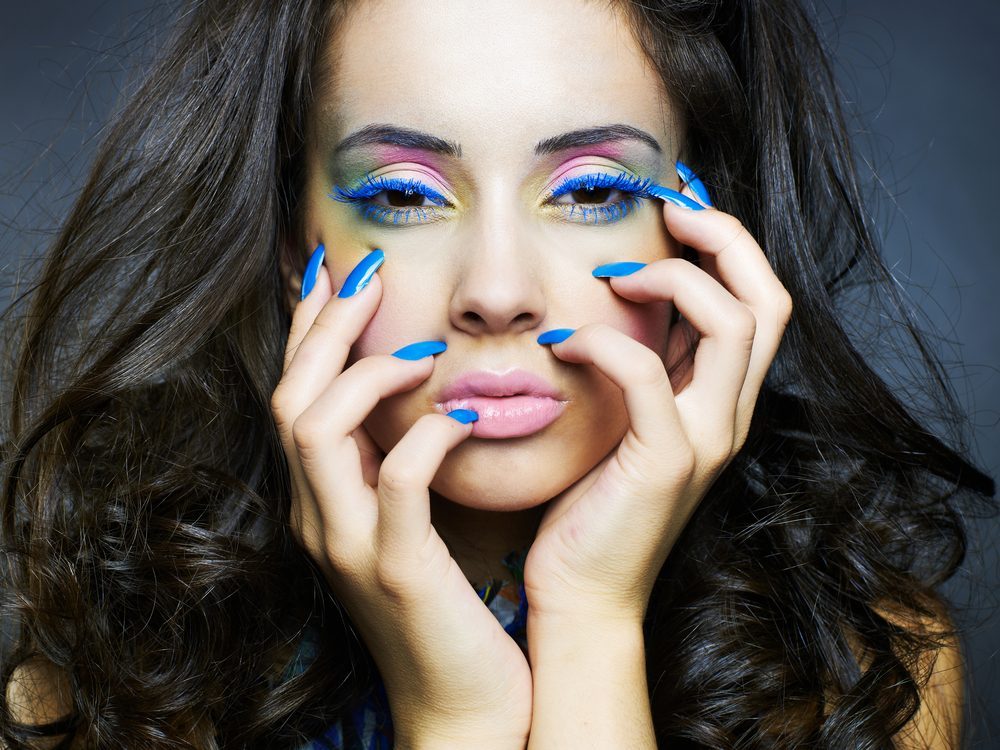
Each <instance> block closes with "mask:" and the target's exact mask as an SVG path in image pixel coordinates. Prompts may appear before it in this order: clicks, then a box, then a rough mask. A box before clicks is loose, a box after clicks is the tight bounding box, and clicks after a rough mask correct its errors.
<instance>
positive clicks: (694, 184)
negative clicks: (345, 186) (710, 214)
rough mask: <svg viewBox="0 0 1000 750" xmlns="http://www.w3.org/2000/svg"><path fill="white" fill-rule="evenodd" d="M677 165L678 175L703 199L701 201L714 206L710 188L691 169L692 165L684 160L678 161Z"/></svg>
mask: <svg viewBox="0 0 1000 750" xmlns="http://www.w3.org/2000/svg"><path fill="white" fill-rule="evenodd" d="M675 166H676V167H677V175H678V176H679V177H680V178H681V179H682V180H684V182H686V183H687V184H688V186H689V187H690V188H691V190H693V191H694V193H695V195H697V196H698V197H699V198H700V199H701V202H702V203H705V204H706V205H709V206H714V205H715V204H714V203H712V199H711V198H710V197H709V196H708V188H706V187H705V183H704V182H702V181H701V179H699V177H698V175H696V174H695V173H694V172H693V171H692V170H691V167H689V166H688V165H686V164H685V163H684V162H682V161H678V162H677V163H676V164H675Z"/></svg>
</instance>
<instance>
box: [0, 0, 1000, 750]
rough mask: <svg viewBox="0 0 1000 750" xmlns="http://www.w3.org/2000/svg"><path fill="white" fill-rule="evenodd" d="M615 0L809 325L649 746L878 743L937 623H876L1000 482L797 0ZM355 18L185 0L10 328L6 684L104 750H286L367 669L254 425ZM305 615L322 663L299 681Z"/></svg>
mask: <svg viewBox="0 0 1000 750" xmlns="http://www.w3.org/2000/svg"><path fill="white" fill-rule="evenodd" d="M609 4H613V5H615V6H620V8H621V9H623V10H624V11H625V13H626V15H627V17H628V19H629V21H630V23H631V25H632V28H633V31H634V33H635V36H636V38H637V39H638V40H639V41H640V43H641V44H642V46H643V48H644V49H645V51H646V53H647V55H648V56H649V59H650V60H651V62H652V63H653V64H654V65H655V67H656V68H657V70H659V72H660V74H661V76H662V78H663V80H664V83H665V84H666V86H667V89H668V90H669V91H671V92H673V94H674V95H675V97H676V100H677V102H678V103H679V104H680V106H681V112H682V119H683V122H684V127H685V130H686V132H687V139H688V140H687V143H686V144H685V153H686V154H688V155H689V157H688V161H689V163H690V164H691V165H692V166H693V167H694V168H695V170H696V171H697V172H698V173H699V174H700V175H701V177H702V178H703V179H704V181H705V182H706V183H707V184H708V185H709V186H710V188H711V190H712V192H713V196H714V198H715V200H716V204H717V205H718V207H719V208H721V209H722V210H725V211H727V212H729V213H732V214H734V215H736V216H738V217H739V218H740V219H741V220H742V221H743V223H744V224H745V225H746V227H747V228H748V229H749V231H750V232H751V234H753V235H754V237H755V238H757V239H758V241H759V242H760V244H761V246H762V247H763V248H764V250H765V252H766V253H767V256H768V258H769V260H770V262H771V264H772V266H773V267H774V269H775V272H776V273H777V275H778V277H779V278H780V280H781V281H782V283H783V284H784V285H785V287H786V288H787V289H788V290H789V292H790V293H791V295H792V297H793V300H794V304H795V313H794V315H793V318H792V320H791V322H790V324H789V326H788V328H787V330H786V332H785V337H784V340H783V342H782V346H781V349H780V350H779V352H778V355H777V357H776V359H775V361H774V364H773V366H772V369H771V372H770V373H769V375H768V378H767V379H766V381H765V383H764V387H763V389H762V392H761V396H760V401H759V403H758V407H757V409H756V412H755V415H754V420H753V423H752V425H751V430H750V434H749V437H748V439H747V442H746V444H745V446H744V447H743V449H742V450H741V452H740V453H739V454H738V456H737V457H736V459H734V461H733V462H732V463H731V464H730V465H729V466H728V467H727V469H726V471H725V472H724V473H723V475H722V476H721V477H720V478H719V480H718V481H717V482H716V483H715V485H714V486H713V487H712V489H711V491H710V492H709V494H708V495H707V496H706V498H705V499H704V501H703V502H702V503H701V504H700V506H699V507H698V509H697V511H696V512H695V514H694V516H693V517H692V518H691V520H690V522H689V524H688V526H687V528H686V529H685V531H684V533H683V535H682V537H681V538H680V539H679V541H678V542H677V544H676V545H675V547H674V548H673V551H672V552H671V555H670V557H669V558H668V560H667V562H666V563H665V565H664V567H663V570H662V572H661V576H660V578H659V580H658V582H657V585H656V587H655V589H654V592H653V598H652V600H651V602H650V605H649V608H648V612H647V619H646V622H645V625H644V628H645V633H646V643H647V655H648V659H647V664H648V672H649V674H648V683H649V685H650V695H651V705H652V708H653V716H654V724H655V727H656V733H657V738H658V740H659V742H661V743H662V744H663V745H664V746H667V747H671V748H688V747H690V748H702V747H705V748H709V747H711V748H717V747H734V748H735V747H738V748H776V747H816V748H882V747H891V746H892V739H891V738H892V735H894V734H895V733H896V732H897V731H898V730H899V729H900V728H901V727H902V726H903V725H904V724H905V723H906V722H907V721H908V720H909V719H910V718H912V717H913V715H914V714H915V713H916V710H917V708H918V701H919V692H918V691H919V689H920V686H921V685H922V683H923V682H924V681H925V680H926V677H927V674H926V669H924V668H922V667H921V664H923V662H922V661H921V657H922V655H924V654H926V653H930V652H932V651H934V650H935V649H936V648H937V647H939V646H940V645H942V644H943V643H944V642H945V640H944V639H945V637H946V636H948V635H951V634H950V633H949V632H948V630H947V629H945V630H940V629H939V630H937V631H936V632H920V631H918V630H916V629H914V628H909V627H902V626H901V625H900V624H899V623H900V620H899V619H897V618H894V617H887V616H886V614H887V613H888V612H895V613H897V614H900V615H902V616H903V617H904V618H908V619H911V620H913V619H920V618H937V619H940V616H941V614H942V613H943V612H945V611H947V609H948V608H949V605H948V603H947V602H946V601H945V598H944V596H943V595H942V594H941V592H940V590H939V588H940V584H942V583H943V582H944V581H946V580H948V579H949V578H950V577H951V576H952V575H953V573H954V572H955V570H956V569H957V567H958V566H959V565H960V563H961V562H962V560H963V558H964V556H965V553H966V544H967V528H966V519H967V518H969V517H971V516H972V515H973V514H972V510H973V508H974V507H976V506H978V507H981V508H984V509H987V510H988V511H989V512H995V507H994V505H993V501H992V500H991V498H992V497H993V494H994V486H993V481H992V479H991V478H989V477H987V476H985V475H984V474H983V473H981V472H980V471H978V470H977V469H976V468H975V467H974V466H973V465H972V464H971V463H970V461H969V459H968V458H967V456H968V445H967V442H966V438H965V437H964V436H965V432H964V430H965V427H966V423H965V421H964V417H963V415H962V414H961V412H960V410H959V409H958V407H957V403H956V400H955V398H954V396H953V394H952V393H951V390H950V386H949V384H948V381H947V379H946V377H945V374H944V372H943V369H942V367H941V365H940V363H939V361H938V360H937V359H936V358H935V356H934V355H933V353H932V351H931V349H930V346H929V345H928V344H927V343H926V341H925V334H923V333H922V332H921V331H920V330H919V329H918V327H917V325H916V324H915V323H914V321H913V319H912V315H911V314H910V313H908V312H907V309H906V303H905V300H904V299H902V298H901V297H900V295H899V292H898V291H897V290H896V288H895V285H894V283H893V281H892V277H891V275H890V273H889V271H888V270H887V269H886V267H885V265H884V264H883V262H882V260H881V258H880V255H879V250H878V246H877V243H876V241H875V239H874V236H873V235H874V233H873V232H872V231H871V229H870V228H869V217H868V214H867V211H866V208H865V205H864V202H863V200H862V195H861V191H860V188H859V180H858V176H857V174H856V171H855V167H854V154H853V152H852V147H851V143H850V141H849V138H848V134H847V128H846V124H845V116H844V114H843V113H842V111H841V105H840V102H839V98H838V93H837V89H836V86H835V83H834V80H833V76H832V74H831V71H830V65H829V61H828V54H827V52H826V51H825V49H824V47H823V45H822V44H821V42H820V41H819V39H818V38H817V35H816V33H815V30H814V26H813V21H812V20H811V17H810V16H809V14H808V13H807V12H806V11H805V9H803V8H802V7H800V5H799V4H798V3H797V2H795V0H756V1H753V2H751V1H750V0H743V1H739V2H737V1H735V0H730V1H723V0H715V1H711V0H684V1H681V0H677V1H675V2H665V1H660V2H657V1H654V0H642V1H641V2H640V1H639V0H636V1H635V2H631V1H627V0H616V1H615V2H613V3H609ZM345 7H346V5H345V3H337V2H320V0H284V1H283V2H280V3H275V2H270V1H267V0H246V1H245V2H239V3H234V2H226V1H225V0H201V1H198V2H191V3H189V4H188V6H186V7H185V8H184V10H183V12H182V13H180V14H179V15H178V17H177V23H176V28H175V32H174V33H173V36H172V37H171V39H170V41H169V43H168V44H167V45H166V48H165V50H164V51H163V53H162V54H161V55H160V56H159V58H158V59H157V61H156V63H155V65H153V66H152V67H151V69H150V71H149V73H148V75H147V76H146V77H145V79H144V80H143V82H142V85H141V86H140V87H139V88H138V90H137V91H136V92H135V93H134V95H133V96H131V97H130V98H128V99H127V101H125V102H124V103H123V105H122V106H121V107H120V110H119V111H118V112H117V113H116V115H115V116H114V117H113V118H112V119H111V126H110V128H109V130H108V131H107V134H106V136H105V138H104V140H103V142H102V144H101V146H100V149H99V151H98V153H97V155H96V158H95V160H94V162H93V165H92V167H91V169H90V173H89V175H88V177H87V180H86V184H85V186H84V187H83V190H82V192H81V193H80V194H79V197H78V198H77V199H76V202H75V204H74V205H73V208H72V210H71V212H70V213H69V215H68V216H67V217H66V219H65V221H64V223H63V224H62V227H61V231H60V232H59V234H58V236H57V237H56V238H55V240H54V242H53V243H52V245H51V247H49V248H48V249H47V251H46V252H45V254H44V263H43V265H42V267H41V270H40V273H39V275H38V277H37V280H36V281H35V282H34V283H32V284H31V285H30V287H29V288H28V289H27V290H26V291H25V292H24V293H23V294H22V295H21V296H20V297H19V298H18V299H17V301H16V302H15V304H14V305H12V306H11V307H10V308H9V309H8V311H7V314H6V315H5V320H6V323H7V326H6V329H5V330H6V338H7V341H8V347H7V349H6V351H7V352H8V353H9V355H10V356H9V361H7V362H5V366H6V369H5V371H4V378H3V381H2V382H3V386H4V387H3V417H4V419H5V422H4V425H3V435H2V437H3V461H4V463H3V475H2V481H3V484H2V506H0V508H2V514H3V515H2V537H0V544H2V552H3V555H2V557H0V561H2V562H0V564H2V566H3V579H2V581H3V584H2V599H0V622H2V623H3V624H4V630H3V632H2V633H0V636H2V641H0V645H2V649H0V685H7V684H8V682H9V681H10V679H11V676H12V675H13V673H14V670H15V669H16V668H17V667H18V665H21V664H23V663H24V662H25V660H26V659H28V658H30V657H34V658H43V659H44V660H46V661H47V662H50V663H51V664H52V665H54V666H55V667H56V668H58V669H59V670H61V673H62V674H64V675H65V676H66V689H67V691H68V695H69V696H70V700H71V703H72V711H71V716H72V719H73V720H74V722H75V724H76V726H77V731H78V733H79V734H80V735H81V736H82V737H84V738H85V739H86V741H87V743H88V745H89V746H92V747H95V748H118V747H129V748H191V747H197V748H237V747H239V748H274V747H289V746H293V745H294V744H295V743H298V742H301V741H303V740H304V739H306V738H309V737H313V736H317V735H319V734H320V733H321V732H322V731H323V730H324V729H326V728H327V727H328V726H329V725H330V724H332V723H333V722H334V721H335V720H336V719H337V718H338V717H339V716H341V715H342V714H343V713H344V712H345V711H346V710H347V709H348V707H349V706H350V705H351V704H352V702H353V701H354V700H355V699H356V698H357V697H358V696H359V695H361V694H362V692H363V691H364V690H365V689H366V688H367V686H368V685H369V683H370V682H371V680H372V679H373V677H374V674H375V673H374V665H373V662H372V660H371V656H370V654H369V653H368V652H367V650H366V648H365V646H364V644H363V643H362V642H361V641H360V639H359V638H358V637H357V635H356V633H355V632H354V630H353V629H352V627H351V624H350V619H349V617H348V616H347V613H346V612H345V611H344V610H343V608H342V607H341V606H340V605H339V604H338V602H337V601H336V599H335V598H334V597H333V595H332V594H331V593H330V591H329V590H328V588H327V586H326V585H325V582H324V579H323V577H322V574H321V573H319V572H318V570H317V569H316V568H315V566H314V565H313V564H312V563H311V561H310V560H309V558H308V556H307V555H306V554H305V553H304V552H303V551H302V550H301V549H300V548H299V547H298V546H297V545H296V544H295V543H294V541H293V539H292V537H291V535H290V533H289V527H288V509H289V504H290V485H289V476H288V471H287V466H286V462H285V458H284V453H283V451H282V449H281V443H280V441H279V439H278V435H277V433H276V430H275V427H274V424H273V420H272V416H271V412H270V397H271V394H272V392H273V391H274V388H275V386H276V385H277V382H278V379H279V377H280V375H281V363H282V359H283V356H282V355H283V351H284V347H285V342H286V340H287V335H288V330H289V326H290V317H289V313H288V311H287V309H286V308H285V305H284V302H283V298H282V293H281V284H280V275H279V257H280V254H281V253H282V252H285V249H286V248H289V247H293V248H302V247H303V245H302V242H301V241H300V238H301V237H302V229H301V226H300V220H299V217H298V214H297V208H298V206H299V205H300V200H299V196H300V195H301V192H302V188H303V158H302V153H303V146H304V139H305V133H306V122H307V118H308V116H309V111H310V105H311V102H312V91H313V90H314V89H315V88H319V87H322V86H323V85H326V84H327V83H328V81H323V80H319V74H318V73H314V71H318V70H320V69H327V68H326V66H324V67H323V68H321V67H320V66H319V65H318V63H319V62H320V61H321V59H322V50H323V44H324V40H325V39H327V38H328V35H329V34H330V33H331V31H332V30H333V29H334V28H335V27H336V24H337V22H338V20H339V19H340V18H341V17H342V13H343V12H344V10H345ZM295 262H296V263H298V265H299V267H302V266H304V263H305V253H304V252H301V253H297V254H296V257H295ZM858 289H874V290H876V291H877V292H878V294H877V295H876V296H873V297H871V300H870V301H871V304H873V305H874V304H876V303H877V304H879V305H881V306H882V309H884V311H886V314H887V315H889V316H890V317H891V319H893V320H895V321H897V330H898V331H900V332H902V334H903V335H904V336H905V337H906V338H907V339H908V340H909V342H910V343H911V344H912V345H914V346H915V350H916V352H917V354H918V359H919V361H920V363H921V364H922V365H923V369H924V371H925V373H926V384H927V386H928V390H929V392H931V393H932V394H934V395H935V397H936V402H935V403H936V405H937V412H936V413H938V414H940V415H942V416H943V418H944V419H945V420H946V421H945V424H948V425H950V426H951V428H952V430H953V433H954V434H953V436H952V437H951V438H950V439H949V442H950V444H949V443H948V442H945V440H944V439H943V438H942V437H940V436H938V435H935V434H934V432H933V431H932V430H930V429H929V428H927V427H926V426H925V422H926V415H921V414H918V413H916V411H915V409H913V408H912V407H908V406H907V405H905V404H903V403H902V402H901V401H900V399H899V398H898V397H897V396H896V395H894V393H893V390H892V389H891V387H890V386H889V385H888V384H887V382H886V381H885V380H884V379H883V378H882V377H880V376H879V375H878V373H877V372H876V371H875V370H874V369H873V367H872V365H871V364H870V362H868V361H866V358H865V357H864V356H863V355H862V354H861V352H860V351H859V349H858V348H857V346H856V344H855V343H853V340H854V339H856V338H857V336H856V335H855V336H852V333H851V331H850V330H849V328H848V324H849V322H850V321H851V320H852V316H851V315H850V314H849V313H850V309H848V306H847V305H846V304H845V301H846V300H848V299H849V295H850V294H852V293H853V292H855V291H857V290H858ZM850 299H851V300H854V297H850ZM922 419H923V420H924V421H922ZM947 622H948V621H947V620H945V624H947ZM312 625H314V626H316V627H317V628H318V631H319V633H320V640H319V643H318V648H317V653H316V658H315V660H314V661H313V662H312V663H311V665H310V666H309V667H308V668H307V669H306V671H305V672H303V673H301V674H299V675H296V676H292V677H287V675H285V674H284V673H285V669H286V667H288V666H289V664H290V660H291V658H292V655H293V652H294V650H295V648H296V646H297V645H298V644H299V642H300V641H301V640H302V637H303V634H304V632H305V630H306V628H307V627H309V626H312ZM859 646H860V647H861V648H863V649H864V651H865V653H866V654H867V655H868V657H869V658H868V659H867V661H865V662H863V663H861V662H860V661H859V658H858V647H859ZM285 677H287V678H285ZM13 718H14V717H13V716H12V713H11V707H10V706H8V705H7V701H6V700H5V697H4V691H0V740H2V741H3V742H6V743H7V744H8V745H9V746H10V747H11V748H20V747H23V745H22V744H21V741H20V740H19V739H18V737H19V735H18V733H17V732H16V731H15V726H14V725H13V723H12V719H13ZM349 723H350V722H345V726H346V725H347V724H349Z"/></svg>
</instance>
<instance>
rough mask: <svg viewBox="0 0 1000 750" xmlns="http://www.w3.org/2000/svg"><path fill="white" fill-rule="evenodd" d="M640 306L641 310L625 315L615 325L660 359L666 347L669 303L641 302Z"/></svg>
mask: <svg viewBox="0 0 1000 750" xmlns="http://www.w3.org/2000/svg"><path fill="white" fill-rule="evenodd" d="M642 308H643V309H642V311H641V312H639V313H636V314H633V315H628V316H627V317H625V318H624V319H623V320H622V321H621V324H620V325H617V326H616V327H617V328H618V329H619V330H621V331H624V332H625V333H627V334H628V335H629V336H631V337H632V338H633V339H635V340H636V341H638V342H639V343H640V344H643V345H645V346H647V347H648V348H650V349H652V350H653V351H654V352H656V353H657V354H659V355H660V358H661V359H662V358H663V356H664V355H665V353H666V347H667V332H668V329H669V326H670V310H671V304H670V303H669V302H647V303H643V305H642Z"/></svg>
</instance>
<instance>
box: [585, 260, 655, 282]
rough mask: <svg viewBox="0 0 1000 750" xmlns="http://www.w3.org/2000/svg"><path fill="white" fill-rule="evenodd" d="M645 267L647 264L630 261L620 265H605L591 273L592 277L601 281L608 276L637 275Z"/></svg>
mask: <svg viewBox="0 0 1000 750" xmlns="http://www.w3.org/2000/svg"><path fill="white" fill-rule="evenodd" d="M645 265H646V264H645V263H636V262H634V261H630V260H626V261H622V262H620V263H605V264H604V265H603V266H598V267H597V268H595V269H594V270H593V271H591V272H590V273H591V275H592V276H596V277H597V278H599V279H602V278H607V277H608V276H628V275H629V274H631V273H635V272H636V271H638V270H639V269H640V268H643V267H644V266H645Z"/></svg>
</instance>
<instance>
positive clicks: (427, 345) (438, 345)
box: [392, 341, 448, 359]
mask: <svg viewBox="0 0 1000 750" xmlns="http://www.w3.org/2000/svg"><path fill="white" fill-rule="evenodd" d="M447 348H448V345H447V344H446V343H444V342H443V341H418V342H417V343H415V344H408V345H407V346H404V347H403V348H402V349H397V350H396V351H394V352H393V353H392V356H393V357H399V358H400V359H421V358H422V357H426V356H428V355H430V354H440V353H441V352H443V351H444V350H445V349H447Z"/></svg>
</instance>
